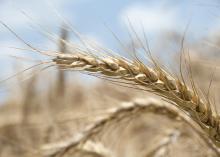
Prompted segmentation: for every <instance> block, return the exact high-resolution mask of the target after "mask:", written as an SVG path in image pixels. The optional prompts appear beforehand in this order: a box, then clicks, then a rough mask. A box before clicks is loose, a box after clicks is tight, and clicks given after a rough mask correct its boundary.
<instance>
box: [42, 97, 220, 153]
mask: <svg viewBox="0 0 220 157" xmlns="http://www.w3.org/2000/svg"><path fill="white" fill-rule="evenodd" d="M146 113H154V114H158V115H163V116H166V117H167V118H169V119H171V120H176V121H183V122H186V123H187V124H189V125H190V126H191V127H192V128H193V129H194V130H195V131H196V132H197V133H198V135H199V136H200V137H201V138H202V139H203V140H204V141H205V142H206V144H207V145H208V146H209V147H210V148H211V149H212V150H214V152H215V153H216V154H217V155H220V152H219V150H218V149H217V148H216V146H215V145H213V143H212V142H211V140H210V139H209V138H208V137H207V136H204V134H203V133H202V132H201V131H199V130H198V129H196V127H194V125H193V124H192V123H191V122H190V121H189V120H188V119H187V118H186V116H185V115H184V114H182V113H181V112H180V111H179V110H178V109H177V108H175V107H173V106H171V105H170V104H168V103H162V102H161V101H158V100H155V99H148V100H147V101H133V102H129V103H123V104H122V105H121V106H118V107H116V108H113V109H110V110H109V112H108V114H107V115H106V116H104V117H101V118H100V119H99V120H98V121H97V122H95V123H94V124H92V125H90V126H88V128H87V129H86V130H85V131H84V132H82V133H81V134H79V135H77V136H74V137H73V138H70V139H69V140H68V141H62V142H60V143H52V144H47V145H44V146H43V147H42V150H43V151H48V150H50V152H51V154H50V157H59V156H63V155H65V154H68V152H72V151H73V152H74V150H75V149H78V148H82V147H83V146H84V145H85V144H86V143H87V141H90V140H91V139H92V138H93V137H96V136H97V135H98V134H99V133H101V132H103V131H104V129H105V128H106V126H109V125H110V124H117V123H118V122H120V121H122V120H123V119H126V118H129V117H134V116H141V115H143V114H146ZM47 154H48V153H47Z"/></svg>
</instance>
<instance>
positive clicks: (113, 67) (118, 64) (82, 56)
mask: <svg viewBox="0 0 220 157" xmlns="http://www.w3.org/2000/svg"><path fill="white" fill-rule="evenodd" d="M53 61H54V62H55V64H56V65H57V66H58V67H59V68H61V69H65V70H82V71H86V72H89V74H99V75H98V76H102V77H103V76H105V78H107V79H110V78H111V79H113V80H114V81H116V82H119V80H121V82H120V84H121V85H132V86H130V87H131V88H138V89H141V90H147V91H150V92H153V93H155V94H157V95H159V96H162V97H164V98H166V99H167V100H169V101H171V102H174V103H175V105H177V106H178V107H179V108H180V109H182V110H183V111H185V112H187V113H188V114H189V116H190V117H191V118H192V119H193V120H195V121H196V122H197V123H198V124H199V125H200V126H201V127H202V129H203V130H204V131H205V132H206V133H207V134H208V135H209V136H210V138H211V139H212V140H213V141H214V142H215V144H216V145H218V146H219V144H220V128H219V126H220V120H219V117H218V115H217V114H215V112H214V111H213V110H212V109H211V105H210V103H209V101H207V102H206V101H204V100H202V99H201V98H200V97H199V95H198V92H196V91H195V90H190V88H189V87H187V85H186V84H185V83H184V82H183V81H180V80H179V79H177V78H174V77H173V76H171V75H170V74H169V73H168V72H166V71H165V70H164V69H162V68H161V67H159V66H158V65H157V66H155V68H154V69H153V68H151V67H149V66H146V65H144V64H143V63H142V62H141V61H139V60H135V61H130V60H128V59H125V58H122V57H120V56H113V55H105V56H95V55H93V54H90V53H82V52H81V51H80V52H77V53H75V54H58V55H57V57H56V58H54V59H53ZM96 76H97V75H96ZM137 86H138V87H137Z"/></svg>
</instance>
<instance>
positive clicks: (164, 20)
mask: <svg viewBox="0 0 220 157" xmlns="http://www.w3.org/2000/svg"><path fill="white" fill-rule="evenodd" d="M120 21H122V22H123V23H126V24H127V23H128V21H130V22H131V23H132V26H133V27H134V28H135V30H137V31H138V30H140V29H142V26H143V27H144V29H145V31H147V32H157V31H166V30H173V29H177V21H178V11H177V9H176V8H174V7H173V8H171V7H169V8H167V7H163V6H160V5H159V6H147V5H140V4H139V5H131V6H128V7H126V8H125V9H124V10H122V12H121V14H120Z"/></svg>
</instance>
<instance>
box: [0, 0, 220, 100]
mask: <svg viewBox="0 0 220 157" xmlns="http://www.w3.org/2000/svg"><path fill="white" fill-rule="evenodd" d="M219 8H220V2H219V1H218V0H209V1H206V0H35V1H34V0H0V20H1V21H3V22H4V23H6V24H7V25H8V26H10V27H11V28H12V29H13V30H14V31H15V32H16V33H18V34H19V35H20V36H22V38H24V39H25V40H26V41H28V42H30V43H31V44H33V45H34V46H36V47H39V48H54V49H56V45H55V44H54V43H52V42H50V41H49V40H48V39H47V38H46V37H45V36H42V35H41V34H40V33H39V32H38V31H37V29H36V27H38V26H39V24H40V25H41V26H40V27H41V28H40V30H43V29H45V30H49V31H50V32H51V33H54V34H59V27H60V26H61V25H62V18H61V16H62V17H63V18H65V19H66V20H68V21H69V22H70V23H71V24H72V26H73V27H74V28H75V29H77V30H78V31H79V32H80V33H82V34H83V35H85V36H87V37H88V38H89V39H92V40H94V41H96V42H97V43H99V44H100V45H102V46H105V47H108V48H111V49H113V50H116V51H117V49H118V47H119V44H118V42H117V41H116V40H115V39H114V37H113V35H112V34H111V32H110V31H109V29H108V28H107V27H106V25H107V26H108V27H110V29H111V30H112V31H113V32H114V33H115V34H117V36H119V37H120V38H121V39H122V41H123V40H125V41H126V40H127V38H128V33H127V29H128V26H127V24H128V19H129V20H130V22H131V23H132V26H133V27H134V29H135V30H136V31H137V32H138V33H141V30H142V26H143V27H144V30H145V31H146V33H147V36H148V39H149V42H150V44H152V45H153V46H155V45H156V41H157V40H155V39H157V38H159V37H160V35H161V34H162V33H163V32H169V31H174V32H179V33H183V32H184V30H185V28H186V25H187V24H188V23H190V25H189V30H188V34H189V35H188V36H189V38H190V39H192V40H196V39H199V38H203V37H204V36H207V34H211V33H213V32H214V33H215V32H216V31H217V30H219V28H220V11H219ZM24 13H25V14H27V15H25V14H24ZM60 15H61V16H60ZM33 26H34V27H35V28H33ZM42 28H43V29H42ZM73 40H75V39H73ZM10 46H13V47H24V45H23V44H22V43H21V42H20V41H19V40H17V39H16V38H15V36H13V35H12V34H11V33H10V32H9V31H8V30H7V29H5V28H4V27H3V26H0V80H4V78H7V77H8V76H10V75H12V74H13V72H14V71H13V68H15V67H16V64H14V63H13V58H11V57H8V56H9V55H10V54H12V55H17V56H28V55H30V56H32V57H33V56H34V55H35V54H33V53H32V54H30V53H22V52H19V51H18V50H14V49H9V48H8V47H10ZM12 63H13V64H12ZM2 86H3V84H2V83H1V84H0V87H2ZM0 93H2V92H0ZM3 93H4V92H3ZM0 95H1V94H0ZM0 99H1V96H0Z"/></svg>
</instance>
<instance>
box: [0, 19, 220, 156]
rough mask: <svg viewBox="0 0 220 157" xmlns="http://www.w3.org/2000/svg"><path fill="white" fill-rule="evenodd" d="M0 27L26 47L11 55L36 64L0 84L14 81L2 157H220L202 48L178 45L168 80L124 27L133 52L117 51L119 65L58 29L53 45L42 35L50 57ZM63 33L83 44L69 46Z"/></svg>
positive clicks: (1, 116) (141, 37)
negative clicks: (31, 57) (28, 56)
mask: <svg viewBox="0 0 220 157" xmlns="http://www.w3.org/2000/svg"><path fill="white" fill-rule="evenodd" d="M0 24H1V25H2V26H3V27H4V28H5V29H7V30H8V33H9V34H12V35H13V36H14V38H16V39H18V40H19V41H20V42H21V43H23V45H24V48H13V49H16V50H17V51H22V50H25V51H31V52H33V53H35V54H38V55H40V56H41V57H42V58H43V59H42V60H40V61H39V60H38V61H36V62H37V63H34V64H33V65H32V66H30V67H25V68H24V69H25V70H17V69H16V72H14V75H12V76H10V77H8V78H6V79H4V80H2V81H1V80H0V83H1V85H2V84H4V85H5V84H7V81H11V80H12V79H14V80H17V81H15V82H16V83H15V84H16V85H14V84H9V85H5V86H8V91H9V96H8V98H7V99H6V101H4V103H3V104H2V105H1V106H0V157H18V156H19V157H186V156H192V157H205V156H207V157H209V156H210V157H218V156H220V118H219V106H218V104H219V102H220V101H219V100H218V91H219V88H218V87H219V85H220V83H219V81H220V77H219V71H218V70H219V69H218V68H219V63H218V61H219V56H218V55H213V54H208V55H207V52H209V51H210V52H211V51H212V49H211V48H210V47H209V49H206V50H204V51H207V52H204V51H203V52H200V49H199V47H198V46H197V45H196V44H194V45H193V44H192V46H190V48H187V47H186V46H184V35H182V36H181V35H180V41H182V43H180V45H181V44H182V45H181V46H182V47H181V46H180V49H179V52H178V53H175V55H173V56H170V58H169V60H171V61H172V65H173V67H177V68H176V69H178V71H177V72H176V71H175V70H173V69H171V68H167V66H166V65H165V64H164V63H163V62H162V61H161V60H159V59H158V57H156V56H155V55H154V53H153V52H152V51H151V49H150V46H149V44H148V40H147V38H146V36H145V34H138V33H137V32H136V31H135V29H133V27H132V24H131V25H130V27H131V28H130V32H129V33H130V34H131V36H132V42H131V43H132V45H129V46H127V45H121V48H122V49H123V51H124V52H126V54H127V56H123V55H122V54H120V53H119V52H115V51H113V50H111V49H108V48H106V47H102V46H99V45H97V44H96V43H95V42H93V41H87V40H85V39H84V37H83V35H82V34H81V33H78V32H77V31H76V30H75V29H74V28H72V27H71V26H70V25H68V24H66V23H65V24H64V27H62V28H61V34H60V36H59V37H58V38H57V39H55V38H54V36H53V35H52V33H50V32H46V31H44V30H42V32H43V33H45V34H46V36H47V37H51V38H53V39H55V40H57V41H58V42H57V43H56V44H57V45H56V46H57V48H58V50H43V49H41V48H39V47H35V46H33V45H31V44H30V43H29V42H28V41H26V40H25V39H23V38H22V36H20V35H18V34H17V32H15V31H14V30H13V28H12V27H10V26H9V25H7V23H5V22H4V21H0ZM71 33H72V34H75V35H77V36H78V38H79V41H80V42H81V43H79V42H74V41H70V40H68V39H67V36H69V35H70V34H71ZM118 42H120V41H118ZM135 44H137V45H138V46H137V47H136V46H135ZM215 46H216V47H218V39H215ZM130 47H131V48H130ZM212 48H213V47H212ZM188 49H192V51H193V53H192V52H191V51H188ZM139 53H142V54H144V55H142V56H140V55H139ZM143 56H144V57H143ZM16 58H17V59H19V64H20V63H22V62H25V59H24V58H19V56H16ZM177 60H178V61H177ZM214 60H215V61H216V62H214ZM51 69H52V70H51ZM210 71H211V72H210ZM25 72H29V73H28V75H24V73H25Z"/></svg>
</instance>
